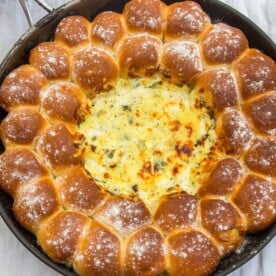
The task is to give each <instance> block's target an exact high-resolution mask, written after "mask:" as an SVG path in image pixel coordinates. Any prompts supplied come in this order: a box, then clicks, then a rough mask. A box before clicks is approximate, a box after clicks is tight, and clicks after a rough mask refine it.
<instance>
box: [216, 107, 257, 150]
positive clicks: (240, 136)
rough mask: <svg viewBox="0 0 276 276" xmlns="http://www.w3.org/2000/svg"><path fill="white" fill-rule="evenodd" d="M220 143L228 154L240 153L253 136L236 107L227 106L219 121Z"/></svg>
mask: <svg viewBox="0 0 276 276" xmlns="http://www.w3.org/2000/svg"><path fill="white" fill-rule="evenodd" d="M217 133H218V138H219V143H220V146H221V147H222V149H223V150H224V151H225V152H226V153H227V154H234V155H240V154H242V153H243V152H244V150H245V148H246V147H247V146H248V145H249V143H250V141H251V139H252V138H253V134H252V130H251V128H250V127H249V125H248V122H247V121H246V120H245V118H244V117H243V115H242V114H241V113H240V112H239V111H238V110H236V109H232V108H226V109H225V110H224V112H223V114H222V116H221V117H220V118H219V120H218V122H217Z"/></svg>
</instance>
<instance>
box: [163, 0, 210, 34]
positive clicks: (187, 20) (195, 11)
mask: <svg viewBox="0 0 276 276" xmlns="http://www.w3.org/2000/svg"><path fill="white" fill-rule="evenodd" d="M209 25H210V18H209V16H208V15H207V14H206V13H205V12H204V11H203V10H202V9H201V7H200V5H199V4H198V3H196V2H193V1H185V2H179V3H174V4H171V5H170V6H169V7H168V15H167V24H166V30H165V38H166V39H175V38H188V39H189V38H196V37H197V36H198V35H200V34H201V33H202V32H203V30H204V29H205V28H206V27H207V26H209Z"/></svg>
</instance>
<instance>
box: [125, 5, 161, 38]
mask: <svg viewBox="0 0 276 276" xmlns="http://www.w3.org/2000/svg"><path fill="white" fill-rule="evenodd" d="M165 9H166V5H165V4H164V3H163V2H161V1H160V0H132V1H130V2H129V3H127V4H126V5H125V7H124V11H123V15H124V16H125V19H126V25H127V27H128V29H129V31H131V32H142V33H143V32H148V33H150V34H155V35H158V36H160V37H161V36H162V34H163V27H164V24H165Z"/></svg>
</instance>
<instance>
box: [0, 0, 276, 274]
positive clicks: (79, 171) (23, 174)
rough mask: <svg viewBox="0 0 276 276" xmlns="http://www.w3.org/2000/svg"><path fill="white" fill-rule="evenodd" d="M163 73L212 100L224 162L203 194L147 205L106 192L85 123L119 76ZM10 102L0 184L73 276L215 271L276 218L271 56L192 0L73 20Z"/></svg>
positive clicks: (8, 81)
mask: <svg viewBox="0 0 276 276" xmlns="http://www.w3.org/2000/svg"><path fill="white" fill-rule="evenodd" d="M154 74H159V75H160V76H161V78H162V80H164V81H167V82H169V83H173V84H175V85H178V86H180V87H181V86H182V85H184V84H188V85H192V86H193V87H194V89H196V90H197V92H198V93H199V94H202V95H203V94H204V95H205V99H206V102H207V104H208V106H209V107H210V110H211V111H212V114H213V116H214V117H215V118H216V119H217V124H216V128H215V131H216V133H217V135H218V140H219V143H218V147H219V150H220V151H221V152H223V153H224V156H225V157H224V158H219V159H217V160H216V161H215V162H214V163H212V165H211V166H210V167H209V172H208V175H207V177H206V178H205V179H203V181H202V185H201V186H200V188H199V189H198V191H197V193H196V194H195V195H191V194H189V193H187V192H185V191H179V192H173V193H171V194H167V195H164V196H162V197H161V198H160V201H159V202H158V204H157V207H156V209H155V210H150V209H148V207H147V206H146V205H145V203H144V202H143V201H142V200H141V199H140V198H139V196H134V197H129V196H118V195H114V194H111V193H110V192H108V191H106V190H105V189H104V188H101V187H98V186H97V184H96V182H95V179H94V178H93V175H90V173H88V172H87V171H86V170H85V169H84V167H83V164H82V155H81V148H82V146H83V144H82V136H81V135H79V133H78V132H77V127H76V125H77V124H78V123H79V122H80V120H81V119H82V118H83V116H85V112H87V105H86V101H87V100H88V99H93V97H95V96H96V95H98V94H100V93H103V92H107V91H110V90H111V89H112V88H114V86H115V84H116V82H117V80H118V79H119V78H124V79H126V80H128V79H132V78H140V77H143V76H147V77H151V76H152V75H154ZM199 104H200V103H199ZM0 106H1V107H2V108H3V109H5V110H6V111H7V112H8V115H7V116H6V118H5V119H4V120H3V121H2V123H1V126H0V135H1V139H2V142H3V144H4V146H5V151H4V153H3V154H2V155H1V156H0V188H1V189H3V190H4V191H5V192H6V193H8V194H9V195H11V196H12V197H13V198H14V204H13V210H14V214H15V216H16V218H17V220H18V221H19V223H20V224H21V225H22V226H23V227H24V228H26V229H27V230H28V231H30V232H32V233H33V234H34V235H36V236H37V238H38V244H39V245H40V246H41V248H42V249H43V251H44V252H45V253H46V254H47V255H48V256H49V257H50V258H51V259H53V260H54V261H55V262H59V263H62V264H66V265H68V266H72V267H73V268H74V270H75V272H76V273H77V274H80V275H112V276H114V275H122V274H124V275H161V274H162V275H163V273H164V274H166V273H167V274H169V275H177V276H178V275H193V276H194V275H208V274H210V273H212V272H213V271H214V270H215V269H216V267H217V266H218V264H219V262H220V260H221V258H223V257H224V256H226V255H228V254H230V253H231V252H232V251H233V250H235V249H237V248H238V247H239V246H240V244H241V243H242V241H243V239H244V236H245V234H246V233H247V232H249V233H256V232H259V231H262V230H264V229H265V228H267V227H269V226H270V225H272V224H273V223H274V222H275V220H276V211H275V210H276V181H275V177H276V138H275V134H276V121H275V120H276V65H275V61H274V60H272V59H271V58H270V57H268V56H266V55H265V54H263V53H261V52H260V51H259V50H257V49H250V48H249V46H248V41H247V39H246V37H245V35H244V34H243V32H242V31H241V30H239V29H237V28H234V27H232V26H229V25H227V24H224V23H216V24H212V23H211V20H210V18H209V16H208V15H207V14H206V13H205V12H204V11H203V10H202V9H201V7H200V5H199V4H197V3H195V2H193V1H184V2H177V3H173V4H171V5H168V6H167V5H166V4H164V3H163V2H162V1H160V0H131V1H130V2H128V3H127V4H126V5H125V7H124V9H123V12H122V13H121V14H120V13H117V12H113V11H105V12H102V13H100V14H98V15H97V16H96V17H95V18H94V20H93V21H92V22H90V21H88V20H87V19H86V18H84V17H82V16H78V15H74V16H68V17H66V18H64V19H63V20H61V22H60V23H59V24H58V26H57V29H56V32H55V35H54V40H53V41H48V42H42V43H40V44H38V45H37V46H36V47H34V48H33V49H32V50H31V52H30V57H29V64H26V65H21V66H20V67H18V68H16V69H14V70H13V71H12V72H10V73H9V75H8V76H7V77H6V78H5V79H4V81H3V83H2V85H1V88H0ZM153 108H154V107H153ZM167 274H166V275H167Z"/></svg>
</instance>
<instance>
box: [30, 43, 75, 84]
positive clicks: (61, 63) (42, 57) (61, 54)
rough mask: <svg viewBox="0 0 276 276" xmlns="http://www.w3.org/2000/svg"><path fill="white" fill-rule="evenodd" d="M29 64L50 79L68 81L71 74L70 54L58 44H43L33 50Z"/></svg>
mask: <svg viewBox="0 0 276 276" xmlns="http://www.w3.org/2000/svg"><path fill="white" fill-rule="evenodd" d="M29 62H30V64H31V65H33V66H34V67H36V68H37V69H38V70H40V71H41V72H42V73H43V75H44V76H45V77H46V78H48V79H50V80H55V79H67V78H68V77H69V74H70V53H69V51H68V49H67V48H66V47H64V46H63V45H62V44H61V43H58V42H42V43H40V44H38V45H37V46H36V47H35V48H34V49H32V50H31V53H30V58H29Z"/></svg>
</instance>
